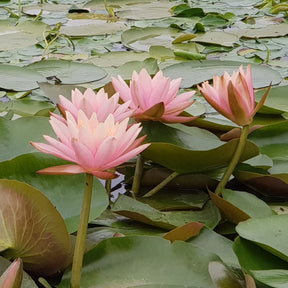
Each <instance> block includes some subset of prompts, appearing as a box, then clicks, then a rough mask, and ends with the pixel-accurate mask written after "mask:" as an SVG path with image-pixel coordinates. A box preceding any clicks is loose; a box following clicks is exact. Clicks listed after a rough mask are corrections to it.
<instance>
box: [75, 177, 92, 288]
mask: <svg viewBox="0 0 288 288" xmlns="http://www.w3.org/2000/svg"><path fill="white" fill-rule="evenodd" d="M92 188H93V175H92V174H88V173H87V174H86V180H85V190H84V195H83V203H82V210H81V215H80V221H79V229H78V232H77V237H76V243H75V250H74V256H73V264H72V277H71V283H70V284H71V288H80V281H81V272H82V264H83V256H84V250H85V240H86V234H87V227H88V222H89V214H90V206H91V199H92Z"/></svg>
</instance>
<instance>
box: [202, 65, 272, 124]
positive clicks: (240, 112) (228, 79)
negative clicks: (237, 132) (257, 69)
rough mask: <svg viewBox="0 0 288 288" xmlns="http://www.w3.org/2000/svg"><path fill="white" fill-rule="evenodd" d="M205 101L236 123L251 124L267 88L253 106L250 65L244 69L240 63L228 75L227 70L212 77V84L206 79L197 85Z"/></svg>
mask: <svg viewBox="0 0 288 288" xmlns="http://www.w3.org/2000/svg"><path fill="white" fill-rule="evenodd" d="M197 87H198V89H199V91H200V92H201V94H202V95H203V96H204V98H205V99H206V100H207V102H208V103H209V104H210V105H211V106H212V107H213V108H214V109H215V110H217V111H218V112H219V113H221V114H222V115H224V116H225V117H227V118H228V119H230V120H231V121H233V122H234V123H236V124H238V125H239V126H245V125H249V124H251V122H252V120H253V117H254V115H255V114H256V113H257V111H258V110H259V109H260V108H261V107H262V106H263V104H264V102H265V100H266V98H267V96H268V92H269V89H268V90H267V91H266V93H265V95H264V96H263V97H262V99H261V101H260V102H259V103H258V104H257V106H256V107H255V94H254V88H253V81H252V72H251V65H248V67H247V69H246V71H244V69H243V66H242V65H241V66H240V68H239V69H238V71H237V72H233V74H232V76H230V75H229V74H228V73H227V72H225V73H224V75H222V76H221V77H218V76H216V75H215V76H214V77H213V86H211V85H210V84H209V83H208V81H205V82H204V83H202V87H201V86H197Z"/></svg>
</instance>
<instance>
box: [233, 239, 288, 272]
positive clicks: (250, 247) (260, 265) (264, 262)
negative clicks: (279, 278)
mask: <svg viewBox="0 0 288 288" xmlns="http://www.w3.org/2000/svg"><path fill="white" fill-rule="evenodd" d="M233 249H234V251H235V254H236V255H237V257H238V260H239V263H240V265H241V267H243V268H244V269H245V271H247V272H248V273H251V271H256V270H274V269H288V263H287V262H286V261H284V260H282V259H280V258H278V257H276V256H275V255H273V254H271V253H269V252H268V251H266V250H264V249H262V248H261V247H260V246H258V245H256V244H255V243H253V242H251V241H248V240H246V239H243V238H241V237H238V238H236V240H235V241H234V245H233Z"/></svg>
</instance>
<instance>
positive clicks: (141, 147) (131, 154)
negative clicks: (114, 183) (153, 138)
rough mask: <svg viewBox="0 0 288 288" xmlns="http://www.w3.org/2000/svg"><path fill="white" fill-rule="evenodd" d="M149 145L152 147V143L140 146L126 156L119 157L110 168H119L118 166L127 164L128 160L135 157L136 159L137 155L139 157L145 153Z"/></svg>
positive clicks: (111, 163) (110, 164)
mask: <svg viewBox="0 0 288 288" xmlns="http://www.w3.org/2000/svg"><path fill="white" fill-rule="evenodd" d="M149 145H150V143H149V144H143V145H141V146H138V147H137V148H135V149H133V150H131V151H129V152H128V153H125V154H124V155H121V156H120V157H118V158H117V159H115V160H114V161H112V162H110V163H109V166H110V167H117V166H119V165H121V164H123V163H125V162H127V161H128V160H130V159H132V158H133V157H135V156H136V155H138V154H140V153H141V152H142V151H144V150H145V149H146V148H147V147H148V146H149Z"/></svg>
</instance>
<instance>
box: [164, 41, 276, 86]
mask: <svg viewBox="0 0 288 288" xmlns="http://www.w3.org/2000/svg"><path fill="white" fill-rule="evenodd" d="M196 39H197V38H196ZM242 64H243V63H241V62H236V61H220V60H207V61H201V62H200V61H187V62H183V63H178V64H174V65H171V66H168V67H166V68H164V69H163V73H164V75H165V76H166V77H170V78H171V79H176V78H182V83H181V87H182V88H190V87H192V86H194V85H196V84H200V83H202V82H203V81H207V80H210V79H212V78H213V75H218V76H221V75H223V74H224V72H225V71H226V72H228V73H229V74H232V73H233V71H237V70H238V69H239V67H240V65H242ZM244 66H245V65H244ZM252 74H253V75H252V76H253V85H254V88H262V87H267V86H269V85H270V83H272V84H273V85H275V84H278V83H280V82H281V80H282V77H281V75H280V74H279V72H277V71H275V70H273V69H271V68H269V67H267V66H261V65H255V64H252Z"/></svg>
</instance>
